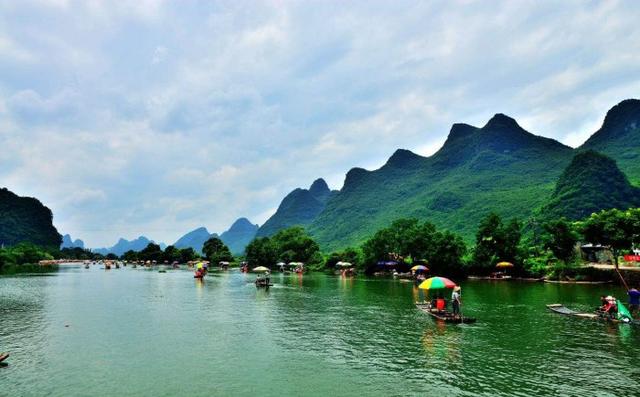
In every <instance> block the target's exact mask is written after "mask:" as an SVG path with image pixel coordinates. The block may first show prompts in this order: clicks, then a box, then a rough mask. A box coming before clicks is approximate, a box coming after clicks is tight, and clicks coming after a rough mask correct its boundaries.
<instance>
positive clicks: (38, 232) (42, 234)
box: [0, 188, 62, 250]
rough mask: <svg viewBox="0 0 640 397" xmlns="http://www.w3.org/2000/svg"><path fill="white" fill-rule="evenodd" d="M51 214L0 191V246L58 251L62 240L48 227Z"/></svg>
mask: <svg viewBox="0 0 640 397" xmlns="http://www.w3.org/2000/svg"><path fill="white" fill-rule="evenodd" d="M52 220H53V214H52V213H51V210H50V209H49V208H47V207H45V206H44V205H42V203H41V202H40V201H38V200H37V199H35V198H31V197H19V196H17V195H15V194H13V193H12V192H10V191H9V190H7V189H5V188H2V189H0V245H4V246H10V245H16V244H18V243H21V242H30V243H33V244H36V245H38V246H42V247H47V248H52V249H56V250H57V249H58V248H59V247H60V244H61V243H62V236H60V234H59V233H58V231H57V230H56V228H55V227H54V226H53V223H52Z"/></svg>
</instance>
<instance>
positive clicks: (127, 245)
mask: <svg viewBox="0 0 640 397" xmlns="http://www.w3.org/2000/svg"><path fill="white" fill-rule="evenodd" d="M149 243H155V241H153V240H149V239H148V238H146V237H144V236H140V237H138V238H137V239H135V240H131V241H129V240H126V239H124V238H121V239H120V240H118V242H117V243H116V244H115V245H114V246H113V247H110V248H96V249H92V251H93V252H96V253H98V254H102V255H107V254H110V253H112V254H116V255H118V256H120V255H122V254H124V253H125V252H127V251H129V250H133V251H142V250H143V249H144V248H145V247H146V246H147V245H149ZM155 244H158V245H159V246H160V248H162V249H164V248H166V244H163V243H155Z"/></svg>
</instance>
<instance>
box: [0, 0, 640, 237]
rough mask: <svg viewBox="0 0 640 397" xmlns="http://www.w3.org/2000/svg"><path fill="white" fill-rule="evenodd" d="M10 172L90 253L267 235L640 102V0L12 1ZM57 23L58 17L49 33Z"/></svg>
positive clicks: (3, 164)
mask: <svg viewBox="0 0 640 397" xmlns="http://www.w3.org/2000/svg"><path fill="white" fill-rule="evenodd" d="M0 15H2V17H0V21H1V23H0V26H1V27H0V55H2V56H0V145H1V147H2V148H3V150H2V151H0V177H1V178H2V181H3V183H6V184H7V186H8V187H9V188H11V189H13V190H15V191H17V192H18V193H22V194H29V195H33V196H37V197H39V198H41V199H42V200H43V201H44V202H45V203H46V204H47V205H49V206H50V207H51V208H52V209H53V211H54V214H55V221H56V225H57V226H58V227H59V229H60V230H61V231H63V232H65V233H67V232H68V233H71V234H72V235H73V236H74V237H79V238H82V239H84V240H85V241H86V242H87V244H88V245H89V246H104V245H108V244H111V243H113V242H114V241H115V240H116V239H117V237H120V236H124V237H127V238H131V237H136V236H138V235H140V234H145V235H148V237H150V238H153V239H155V240H159V241H166V242H169V243H170V242H173V241H175V239H176V238H177V237H179V236H180V235H181V234H183V233H184V232H186V231H188V230H191V229H193V228H195V227H197V226H202V225H203V226H207V227H208V228H209V230H211V231H218V232H221V231H223V230H224V229H225V228H226V227H228V226H229V225H230V224H231V222H233V220H235V218H237V217H240V216H247V217H249V219H251V220H252V221H254V222H263V221H264V220H266V219H267V218H268V216H269V215H270V214H272V213H273V212H274V211H275V208H276V207H277V205H278V204H279V201H280V200H281V199H282V197H283V196H284V195H285V194H286V193H288V192H289V191H290V190H292V189H293V188H295V187H298V186H301V187H308V185H309V184H310V183H311V182H312V181H313V180H314V179H315V178H317V177H325V178H326V179H327V181H328V182H329V184H330V186H332V187H334V188H337V187H340V185H341V184H342V181H343V179H344V174H345V173H346V171H347V170H348V169H350V168H351V167H354V166H360V167H366V168H377V167H379V166H380V165H381V164H383V163H384V162H385V161H386V159H387V158H388V157H389V156H390V155H391V154H392V153H393V151H394V150H395V149H396V148H399V147H402V148H407V149H411V150H414V151H416V152H417V153H420V154H423V155H428V154H431V153H433V152H434V151H435V150H437V149H438V148H439V146H440V145H441V144H442V142H443V141H444V139H445V138H446V134H447V132H448V130H449V128H450V125H451V124H452V123H454V122H468V123H472V124H476V125H482V124H484V123H485V122H486V120H487V119H488V118H489V117H491V116H492V115H493V114H494V113H497V112H503V113H507V114H510V115H512V116H514V117H516V118H517V119H518V121H519V122H520V123H521V124H522V125H523V126H525V127H526V128H528V129H530V130H531V131H532V132H534V133H537V134H541V135H545V136H550V137H555V138H556V139H559V140H561V141H562V142H565V143H567V144H571V145H578V144H579V143H581V141H583V140H584V139H585V138H586V137H587V136H588V135H589V134H590V133H592V132H593V130H595V129H596V128H597V126H598V124H599V123H600V122H601V120H602V118H603V116H604V113H605V111H606V110H607V109H608V108H609V107H611V106H613V105H614V104H615V103H617V102H618V101H620V100H622V99H624V98H627V97H631V96H634V95H637V93H638V92H640V67H639V66H640V65H639V64H640V56H639V55H638V54H640V41H638V40H635V38H636V37H637V35H638V29H639V28H638V27H637V23H636V22H635V21H637V20H638V17H640V5H637V4H635V3H632V2H606V3H584V2H581V1H567V2H562V3H558V2H539V1H520V2H518V3H513V2H495V3H491V4H487V3H485V2H474V1H469V2H448V1H437V2H434V3H421V2H408V3H403V6H402V7H398V6H397V5H393V4H390V3H388V2H383V1H380V2H373V3H371V2H368V3H339V2H336V3H331V2H316V3H312V4H309V3H299V2H288V1H283V2H275V3H271V2H237V1H220V2H179V3H176V2H162V1H144V2H134V3H131V2H103V1H92V2H84V3H75V2H66V1H54V2H50V3H46V4H42V3H40V2H9V3H3V4H0ZM41 20H46V21H48V23H47V24H46V25H45V24H42V23H40V22H39V21H41Z"/></svg>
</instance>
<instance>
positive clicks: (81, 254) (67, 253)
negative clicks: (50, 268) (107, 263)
mask: <svg viewBox="0 0 640 397" xmlns="http://www.w3.org/2000/svg"><path fill="white" fill-rule="evenodd" d="M55 256H56V258H62V259H85V260H94V259H99V258H100V259H101V258H102V255H99V254H95V253H93V252H91V250H89V249H85V248H80V247H73V248H62V249H61V250H60V252H59V253H58V254H56V255H55Z"/></svg>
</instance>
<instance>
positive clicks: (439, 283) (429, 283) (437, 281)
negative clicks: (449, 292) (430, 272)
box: [418, 277, 456, 290]
mask: <svg viewBox="0 0 640 397" xmlns="http://www.w3.org/2000/svg"><path fill="white" fill-rule="evenodd" d="M454 287H456V283H454V282H453V281H451V280H449V279H448V278H444V277H431V278H428V279H426V280H424V281H423V282H422V283H421V284H420V285H419V286H418V288H420V289H425V290H430V289H444V288H454Z"/></svg>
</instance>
